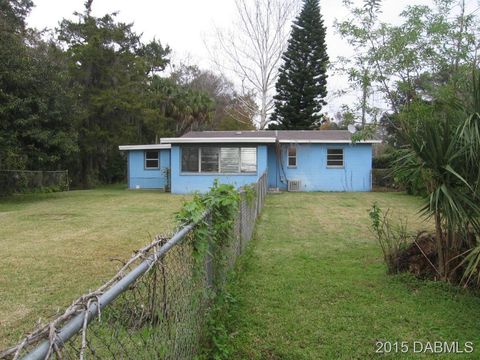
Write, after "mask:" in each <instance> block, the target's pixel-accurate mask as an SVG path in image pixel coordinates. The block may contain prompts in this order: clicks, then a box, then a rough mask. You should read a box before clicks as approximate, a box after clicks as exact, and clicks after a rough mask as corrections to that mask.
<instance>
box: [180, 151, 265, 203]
mask: <svg viewBox="0 0 480 360" xmlns="http://www.w3.org/2000/svg"><path fill="white" fill-rule="evenodd" d="M171 161H172V174H171V179H172V186H171V188H172V193H175V194H188V193H192V192H196V191H198V192H207V191H208V190H209V188H210V187H211V186H212V184H213V181H214V180H215V179H218V181H219V182H220V183H223V184H232V185H235V187H240V186H243V185H247V184H251V183H254V182H256V181H257V180H258V178H259V177H260V176H261V175H262V174H263V173H264V172H265V171H266V170H267V146H266V145H258V147H257V173H256V174H235V175H222V174H212V175H206V174H182V173H181V168H180V146H178V145H172V149H171Z"/></svg>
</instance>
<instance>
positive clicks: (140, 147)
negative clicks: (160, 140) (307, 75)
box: [118, 144, 172, 151]
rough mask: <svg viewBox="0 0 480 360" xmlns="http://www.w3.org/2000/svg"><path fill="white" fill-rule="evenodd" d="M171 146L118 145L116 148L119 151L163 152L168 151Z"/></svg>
mask: <svg viewBox="0 0 480 360" xmlns="http://www.w3.org/2000/svg"><path fill="white" fill-rule="evenodd" d="M171 147H172V146H171V145H170V144H147V145H120V146H119V147H118V149H119V150H121V151H129V150H163V149H170V148H171Z"/></svg>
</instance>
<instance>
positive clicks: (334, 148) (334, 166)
mask: <svg viewBox="0 0 480 360" xmlns="http://www.w3.org/2000/svg"><path fill="white" fill-rule="evenodd" d="M329 150H341V151H342V165H328V151H329ZM332 155H333V154H332ZM336 155H338V154H336ZM335 160H336V159H335ZM337 161H338V160H337ZM326 165H327V168H330V169H342V168H344V167H345V149H344V148H338V147H331V148H327V161H326Z"/></svg>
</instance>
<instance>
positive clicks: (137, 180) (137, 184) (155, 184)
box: [128, 149, 170, 190]
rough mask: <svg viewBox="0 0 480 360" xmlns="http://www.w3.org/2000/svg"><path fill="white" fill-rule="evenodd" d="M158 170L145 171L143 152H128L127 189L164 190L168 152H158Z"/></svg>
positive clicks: (166, 150)
mask: <svg viewBox="0 0 480 360" xmlns="http://www.w3.org/2000/svg"><path fill="white" fill-rule="evenodd" d="M159 157H160V163H159V167H160V168H159V169H145V152H144V151H143V150H131V151H129V152H128V188H129V189H164V190H165V186H166V185H167V174H168V170H169V169H170V150H169V149H162V150H159Z"/></svg>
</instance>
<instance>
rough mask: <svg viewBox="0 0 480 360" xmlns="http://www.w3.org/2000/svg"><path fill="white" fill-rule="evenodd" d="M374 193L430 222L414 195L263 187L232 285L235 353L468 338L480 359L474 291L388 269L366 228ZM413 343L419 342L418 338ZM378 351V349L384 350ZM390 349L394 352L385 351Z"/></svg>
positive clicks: (288, 355) (365, 353) (360, 352)
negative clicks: (266, 190) (265, 192)
mask: <svg viewBox="0 0 480 360" xmlns="http://www.w3.org/2000/svg"><path fill="white" fill-rule="evenodd" d="M373 201H377V202H378V203H379V205H380V206H381V207H383V208H387V207H390V208H392V210H393V211H394V214H396V218H398V217H399V216H408V218H409V226H410V229H412V230H415V229H424V228H429V227H430V225H429V224H425V223H422V222H421V219H420V218H419V216H418V215H417V213H416V211H417V209H418V207H419V204H420V200H419V199H418V198H414V197H410V196H407V195H404V194H401V193H296V194H292V193H284V194H279V195H269V196H268V197H267V202H266V207H265V208H264V210H263V213H262V216H261V219H260V220H259V222H258V225H257V230H256V238H255V239H254V240H253V241H252V243H251V244H250V248H249V250H248V251H247V254H246V256H244V257H243V258H242V259H241V261H240V264H239V265H238V267H237V272H236V277H235V278H234V279H233V281H232V282H231V283H230V285H229V292H230V293H232V295H233V299H236V301H234V302H233V305H231V307H230V312H229V317H228V319H229V320H228V322H227V330H228V332H229V340H228V344H227V348H229V349H230V350H231V352H232V353H231V355H230V356H229V358H231V359H295V360H298V359H370V358H376V354H375V353H374V351H375V348H376V347H375V343H376V341H379V340H380V341H381V340H383V341H391V342H394V341H407V342H408V345H409V348H410V351H409V352H408V353H407V354H403V355H402V354H396V355H395V356H394V357H395V358H402V359H407V358H419V357H420V358H423V357H431V356H432V355H430V356H426V355H423V356H422V355H419V354H414V353H413V349H412V347H413V345H414V343H413V342H414V341H421V342H422V344H423V345H425V342H426V341H449V342H452V341H459V342H460V346H461V348H463V344H464V342H466V341H472V342H474V346H475V355H472V354H470V355H465V354H463V355H447V356H445V357H441V358H454V359H458V358H477V359H478V358H480V321H479V317H478V311H479V309H480V297H479V296H475V295H474V294H472V293H469V292H468V291H465V290H461V289H456V288H453V287H450V286H447V285H445V284H441V283H434V282H429V281H419V280H416V279H414V278H413V277H411V276H408V275H399V276H387V275H386V274H385V266H384V264H383V261H382V255H381V252H380V249H379V247H378V246H377V244H376V243H375V240H374V238H373V237H372V235H371V233H370V232H369V230H368V223H369V220H368V209H369V207H370V204H371V203H372V202H373ZM416 349H417V350H418V349H420V347H419V345H417V347H416ZM378 357H381V356H380V355H379V356H378ZM390 357H392V356H390Z"/></svg>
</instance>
